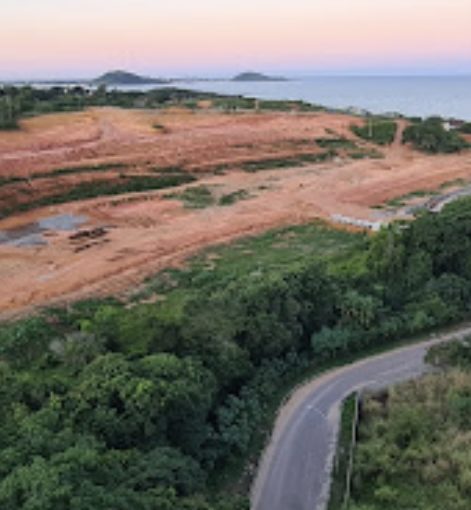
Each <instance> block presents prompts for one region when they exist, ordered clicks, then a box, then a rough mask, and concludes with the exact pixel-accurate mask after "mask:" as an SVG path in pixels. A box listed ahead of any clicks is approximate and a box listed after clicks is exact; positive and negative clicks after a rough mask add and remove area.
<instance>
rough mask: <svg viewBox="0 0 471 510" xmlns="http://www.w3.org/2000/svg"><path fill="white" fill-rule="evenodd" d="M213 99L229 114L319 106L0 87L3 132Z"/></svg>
mask: <svg viewBox="0 0 471 510" xmlns="http://www.w3.org/2000/svg"><path fill="white" fill-rule="evenodd" d="M202 100H210V101H211V102H212V104H213V107H214V108H217V109H221V110H224V111H227V112H232V111H237V110H255V109H256V108H257V107H258V108H259V109H260V110H267V111H291V110H297V111H303V112H310V111H318V110H321V109H322V108H320V107H319V106H316V105H311V104H309V103H305V102H303V101H263V100H262V101H258V100H256V99H254V98H246V97H242V96H226V95H220V94H215V93H209V92H198V91H192V90H184V89H178V88H174V87H163V88H157V89H154V90H150V91H148V92H140V91H127V92H125V91H119V90H115V89H110V90H108V89H107V88H106V84H104V83H102V84H101V85H99V86H98V87H96V88H93V89H89V88H86V87H85V86H74V87H65V86H64V87H61V86H54V87H50V88H44V89H36V88H33V87H30V86H24V87H14V86H3V87H1V86H0V130H6V129H16V128H17V127H18V120H19V119H21V118H24V117H30V116H33V115H41V114H45V113H52V112H70V111H80V110H83V109H84V108H87V107H89V106H115V107H119V108H165V107H168V106H182V107H185V108H189V109H192V110H194V109H197V108H198V107H199V106H198V105H199V102H200V101H202ZM154 128H155V129H156V130H159V131H161V132H163V133H165V132H167V130H166V129H165V126H161V125H160V124H156V125H155V126H154Z"/></svg>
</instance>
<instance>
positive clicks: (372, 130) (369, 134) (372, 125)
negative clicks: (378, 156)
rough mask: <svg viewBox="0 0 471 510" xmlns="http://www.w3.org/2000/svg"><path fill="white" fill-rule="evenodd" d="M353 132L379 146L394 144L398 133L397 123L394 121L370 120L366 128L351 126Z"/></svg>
mask: <svg viewBox="0 0 471 510" xmlns="http://www.w3.org/2000/svg"><path fill="white" fill-rule="evenodd" d="M350 129H351V130H352V132H353V133H354V134H355V135H357V136H359V137H360V138H362V139H363V140H366V141H368V142H373V143H376V144H378V145H390V144H392V143H393V141H394V138H395V136H396V132H397V123H396V122H394V121H392V120H383V119H378V118H368V119H367V120H366V123H365V125H364V126H356V125H352V126H350Z"/></svg>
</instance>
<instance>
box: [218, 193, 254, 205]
mask: <svg viewBox="0 0 471 510" xmlns="http://www.w3.org/2000/svg"><path fill="white" fill-rule="evenodd" d="M249 197H250V194H249V193H248V191H247V190H245V189H240V190H237V191H234V192H233V193H228V194H227V195H223V196H222V197H221V198H220V199H219V205H222V206H227V205H232V204H235V203H236V202H238V201H239V200H247V199H248V198H249Z"/></svg>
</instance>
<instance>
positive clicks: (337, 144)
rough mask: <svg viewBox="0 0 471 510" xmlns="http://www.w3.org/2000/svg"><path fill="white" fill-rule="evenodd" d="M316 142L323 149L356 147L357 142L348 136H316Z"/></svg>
mask: <svg viewBox="0 0 471 510" xmlns="http://www.w3.org/2000/svg"><path fill="white" fill-rule="evenodd" d="M316 143H317V145H318V146H319V147H322V148H323V149H355V148H356V147H357V145H356V143H355V142H354V141H352V140H349V139H348V138H344V137H340V138H316Z"/></svg>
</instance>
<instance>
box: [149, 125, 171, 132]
mask: <svg viewBox="0 0 471 510" xmlns="http://www.w3.org/2000/svg"><path fill="white" fill-rule="evenodd" d="M152 127H153V129H155V130H156V131H158V132H159V133H162V134H167V133H170V130H169V129H168V127H166V126H164V125H163V124H160V123H159V122H156V123H154V124H152Z"/></svg>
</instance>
